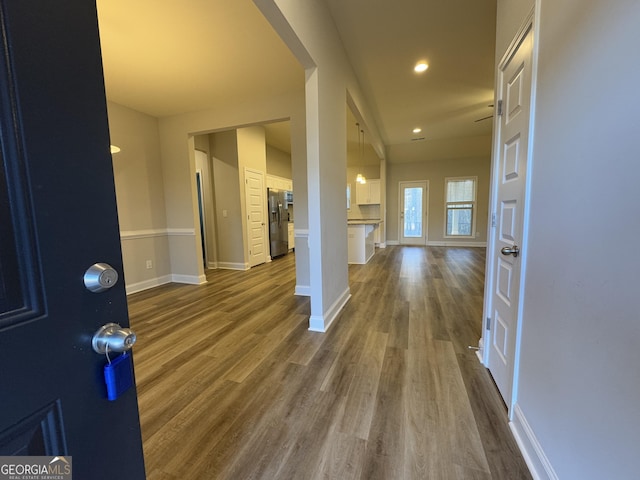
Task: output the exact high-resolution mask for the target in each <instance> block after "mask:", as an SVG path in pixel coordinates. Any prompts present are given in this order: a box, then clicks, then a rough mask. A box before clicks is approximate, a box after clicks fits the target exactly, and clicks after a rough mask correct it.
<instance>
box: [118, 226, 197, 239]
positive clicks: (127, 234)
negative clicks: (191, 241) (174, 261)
mask: <svg viewBox="0 0 640 480" xmlns="http://www.w3.org/2000/svg"><path fill="white" fill-rule="evenodd" d="M195 234H196V233H195V230H194V229H193V228H155V229H148V230H122V231H120V240H136V239H139V238H154V237H174V236H195Z"/></svg>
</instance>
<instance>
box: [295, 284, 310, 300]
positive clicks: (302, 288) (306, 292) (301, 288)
mask: <svg viewBox="0 0 640 480" xmlns="http://www.w3.org/2000/svg"><path fill="white" fill-rule="evenodd" d="M294 295H299V296H301V297H310V296H311V287H310V286H309V285H296V291H295V293H294Z"/></svg>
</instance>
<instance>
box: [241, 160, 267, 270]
mask: <svg viewBox="0 0 640 480" xmlns="http://www.w3.org/2000/svg"><path fill="white" fill-rule="evenodd" d="M244 178H245V198H246V205H247V233H248V235H249V265H250V266H252V267H255V266H256V265H260V264H261V263H264V262H266V260H267V248H266V242H267V240H266V228H265V225H266V221H265V220H266V210H265V208H266V207H265V197H266V195H267V190H266V188H265V187H264V175H263V173H262V172H259V171H257V170H250V169H245V177H244Z"/></svg>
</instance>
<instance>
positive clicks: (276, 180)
mask: <svg viewBox="0 0 640 480" xmlns="http://www.w3.org/2000/svg"><path fill="white" fill-rule="evenodd" d="M267 188H275V189H278V190H287V191H289V192H292V191H293V181H292V180H291V179H290V178H284V177H278V176H277V175H267Z"/></svg>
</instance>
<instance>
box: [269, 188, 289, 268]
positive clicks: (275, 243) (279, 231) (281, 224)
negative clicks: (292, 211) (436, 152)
mask: <svg viewBox="0 0 640 480" xmlns="http://www.w3.org/2000/svg"><path fill="white" fill-rule="evenodd" d="M267 198H268V202H269V207H268V208H269V245H270V246H271V258H274V257H279V256H280V255H284V254H285V253H287V252H288V251H289V215H288V213H289V212H288V210H287V202H286V198H285V190H277V189H275V188H268V189H267Z"/></svg>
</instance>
